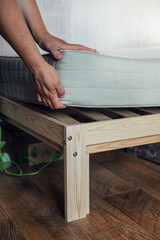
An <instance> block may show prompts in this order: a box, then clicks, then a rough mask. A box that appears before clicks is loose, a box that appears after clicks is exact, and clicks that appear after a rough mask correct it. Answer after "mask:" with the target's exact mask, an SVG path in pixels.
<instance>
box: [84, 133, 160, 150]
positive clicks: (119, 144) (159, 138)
mask: <svg viewBox="0 0 160 240" xmlns="http://www.w3.org/2000/svg"><path fill="white" fill-rule="evenodd" d="M157 142H160V135H155V136H149V137H141V138H133V139H127V140H120V141H115V142H109V143H102V144H94V145H89V146H87V153H88V154H89V153H97V152H104V151H109V150H116V149H121V148H128V147H133V146H141V145H145V144H151V143H157Z"/></svg>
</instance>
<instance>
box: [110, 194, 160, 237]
mask: <svg viewBox="0 0 160 240" xmlns="http://www.w3.org/2000/svg"><path fill="white" fill-rule="evenodd" d="M106 199H107V201H109V202H110V203H111V204H112V205H113V206H114V207H116V208H117V209H119V210H120V211H121V212H123V213H124V214H125V215H127V216H128V217H129V218H131V219H132V220H134V221H135V222H136V223H138V224H139V225H140V226H141V227H143V228H144V229H145V230H147V231H148V232H150V233H151V234H152V233H154V236H156V237H157V238H158V239H160V216H159V213H160V201H159V200H157V199H155V198H153V197H152V196H151V195H149V194H148V193H145V192H144V191H142V190H138V191H133V192H128V193H126V194H120V195H117V196H116V197H107V198H106Z"/></svg>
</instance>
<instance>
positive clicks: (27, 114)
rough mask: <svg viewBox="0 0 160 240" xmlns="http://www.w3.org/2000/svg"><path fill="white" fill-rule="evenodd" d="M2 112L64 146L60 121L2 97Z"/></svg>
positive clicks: (0, 101)
mask: <svg viewBox="0 0 160 240" xmlns="http://www.w3.org/2000/svg"><path fill="white" fill-rule="evenodd" d="M0 112H1V113H2V114H4V115H5V116H6V117H8V118H10V119H13V120H14V121H15V122H17V123H20V124H21V125H23V126H25V127H27V128H29V129H30V130H33V131H34V132H37V133H40V134H41V135H43V136H44V137H46V138H49V139H50V140H52V141H53V142H56V143H58V144H59V145H61V146H63V139H64V136H63V126H62V125H61V124H60V122H59V121H58V120H56V119H53V118H51V117H49V116H46V115H44V114H42V113H40V112H36V111H33V110H31V109H29V108H27V107H24V106H23V105H21V104H20V103H19V104H18V103H16V102H14V101H12V100H9V99H7V98H4V97H1V96H0Z"/></svg>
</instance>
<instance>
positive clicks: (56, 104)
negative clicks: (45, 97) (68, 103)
mask: <svg viewBox="0 0 160 240" xmlns="http://www.w3.org/2000/svg"><path fill="white" fill-rule="evenodd" d="M50 100H51V102H52V104H53V106H54V108H55V109H58V108H65V106H64V105H63V104H62V103H61V102H60V100H59V98H58V94H57V91H56V89H54V90H53V91H52V92H51V93H50Z"/></svg>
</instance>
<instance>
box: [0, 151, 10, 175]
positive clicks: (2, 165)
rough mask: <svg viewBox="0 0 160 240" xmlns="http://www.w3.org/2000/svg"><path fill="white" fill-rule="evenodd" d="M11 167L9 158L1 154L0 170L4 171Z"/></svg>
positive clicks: (5, 154) (7, 155)
mask: <svg viewBox="0 0 160 240" xmlns="http://www.w3.org/2000/svg"><path fill="white" fill-rule="evenodd" d="M10 166H11V158H10V155H9V154H8V153H2V154H1V159H0V170H1V171H2V170H5V169H7V168H9V167H10Z"/></svg>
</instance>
